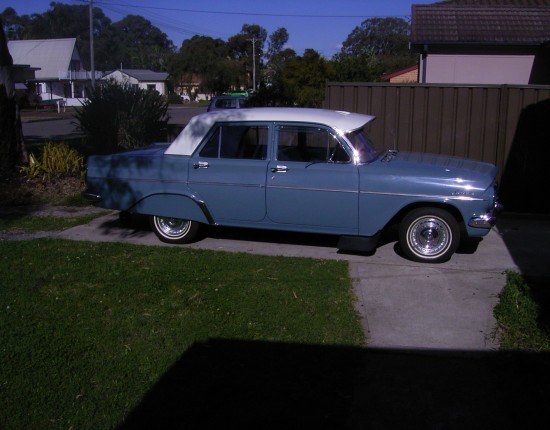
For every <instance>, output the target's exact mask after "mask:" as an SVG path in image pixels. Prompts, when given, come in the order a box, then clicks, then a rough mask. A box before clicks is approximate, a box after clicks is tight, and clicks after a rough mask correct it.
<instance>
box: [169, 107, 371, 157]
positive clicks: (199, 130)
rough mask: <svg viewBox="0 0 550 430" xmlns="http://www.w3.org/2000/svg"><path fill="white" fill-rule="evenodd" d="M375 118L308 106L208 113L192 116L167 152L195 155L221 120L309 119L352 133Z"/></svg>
mask: <svg viewBox="0 0 550 430" xmlns="http://www.w3.org/2000/svg"><path fill="white" fill-rule="evenodd" d="M374 118H375V117H374V116H371V115H363V114H359V113H351V112H343V111H333V110H326V109H308V108H251V109H226V110H220V111H214V112H208V113H203V114H200V115H197V116H195V117H193V118H191V120H190V121H189V124H187V126H186V127H185V128H184V129H183V130H182V132H181V133H180V134H179V135H178V137H176V139H175V140H174V142H172V144H171V145H170V146H169V147H168V149H167V150H166V151H165V154H173V155H191V154H192V153H193V152H194V151H195V149H196V148H197V146H198V145H199V144H200V143H201V142H202V140H203V138H204V136H205V134H206V133H208V131H209V130H210V129H211V128H212V125H214V124H215V123H217V122H230V121H234V122H239V121H248V122H251V121H277V122H305V123H315V124H323V125H327V126H329V127H331V128H333V129H335V130H337V131H338V132H342V133H348V132H350V131H354V130H357V129H359V128H361V127H363V126H364V125H365V124H367V123H369V122H371V121H372V120H374Z"/></svg>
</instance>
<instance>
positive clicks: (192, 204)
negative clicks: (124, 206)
mask: <svg viewBox="0 0 550 430" xmlns="http://www.w3.org/2000/svg"><path fill="white" fill-rule="evenodd" d="M130 212H133V213H140V214H145V215H158V216H164V217H171V218H181V219H188V220H192V221H197V222H200V223H203V224H215V222H214V219H213V218H212V215H211V214H210V211H209V210H208V208H207V207H206V204H205V203H204V202H203V201H202V200H199V199H196V198H195V197H194V196H184V195H181V194H153V195H150V196H147V197H145V198H143V199H142V200H140V201H139V202H138V203H136V204H135V205H134V206H133V207H132V208H131V209H130Z"/></svg>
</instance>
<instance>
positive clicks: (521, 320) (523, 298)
mask: <svg viewBox="0 0 550 430" xmlns="http://www.w3.org/2000/svg"><path fill="white" fill-rule="evenodd" d="M498 297H499V303H498V304H497V305H496V307H495V309H494V315H495V318H496V320H497V335H498V337H499V342H500V347H501V349H505V350H521V351H534V352H542V351H546V352H548V351H550V291H549V289H548V280H547V279H546V280H540V279H530V280H526V279H524V278H523V276H521V275H520V274H519V273H517V272H508V273H507V274H506V285H505V286H504V288H503V289H502V291H501V292H500V294H499V296H498Z"/></svg>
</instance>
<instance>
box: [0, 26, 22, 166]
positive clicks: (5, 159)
mask: <svg viewBox="0 0 550 430" xmlns="http://www.w3.org/2000/svg"><path fill="white" fill-rule="evenodd" d="M27 162H28V155H27V151H26V149H25V143H24V141H23V129H22V126H21V116H20V114H19V107H18V106H17V103H16V100H15V83H14V79H13V59H12V57H11V55H10V53H9V51H8V42H7V40H6V36H5V34H4V27H3V25H2V20H1V19H0V174H7V173H9V172H11V171H13V170H14V169H15V167H16V166H17V165H18V164H26V163H27Z"/></svg>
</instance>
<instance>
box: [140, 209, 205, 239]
mask: <svg viewBox="0 0 550 430" xmlns="http://www.w3.org/2000/svg"><path fill="white" fill-rule="evenodd" d="M149 222H150V224H151V229H152V230H153V232H154V233H155V234H156V235H157V237H158V238H159V239H160V240H161V241H162V242H166V243H177V244H182V243H189V242H192V241H193V240H194V239H195V238H196V237H197V234H198V232H199V228H200V225H199V223H198V222H196V221H191V220H188V219H180V218H170V217H162V216H155V215H153V216H151V217H149Z"/></svg>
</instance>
